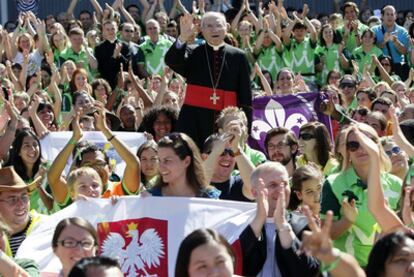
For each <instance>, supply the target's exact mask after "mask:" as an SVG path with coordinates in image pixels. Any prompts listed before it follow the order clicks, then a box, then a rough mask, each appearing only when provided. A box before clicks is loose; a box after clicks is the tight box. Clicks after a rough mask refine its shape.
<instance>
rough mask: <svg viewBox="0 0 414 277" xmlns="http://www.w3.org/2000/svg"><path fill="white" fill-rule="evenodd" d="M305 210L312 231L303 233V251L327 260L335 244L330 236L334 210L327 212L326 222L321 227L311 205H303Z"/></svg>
mask: <svg viewBox="0 0 414 277" xmlns="http://www.w3.org/2000/svg"><path fill="white" fill-rule="evenodd" d="M303 212H304V214H305V215H306V217H307V219H308V226H309V228H310V230H311V231H304V232H303V235H302V248H301V249H302V251H303V252H305V253H306V254H307V255H311V256H314V257H316V258H317V259H319V260H321V261H324V262H327V261H329V260H330V257H332V256H334V255H333V252H332V251H333V244H332V239H331V236H330V232H331V226H332V218H333V213H332V211H328V212H327V213H326V217H325V222H324V224H323V226H322V228H321V227H319V225H318V224H317V223H316V221H315V218H314V217H313V216H312V212H311V211H310V210H309V207H307V206H305V207H303Z"/></svg>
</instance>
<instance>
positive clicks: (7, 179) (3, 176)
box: [0, 166, 31, 191]
mask: <svg viewBox="0 0 414 277" xmlns="http://www.w3.org/2000/svg"><path fill="white" fill-rule="evenodd" d="M30 187H31V186H30V185H28V184H26V182H25V181H23V179H22V178H21V177H20V176H19V174H17V173H16V171H15V170H14V167H13V166H7V167H4V168H1V169H0V191H2V190H3V191H4V190H20V189H29V188H30Z"/></svg>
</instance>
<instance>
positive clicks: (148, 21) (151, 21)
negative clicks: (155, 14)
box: [145, 18, 160, 30]
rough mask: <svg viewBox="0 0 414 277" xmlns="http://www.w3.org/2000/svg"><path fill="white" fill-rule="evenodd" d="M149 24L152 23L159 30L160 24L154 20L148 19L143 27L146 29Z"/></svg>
mask: <svg viewBox="0 0 414 277" xmlns="http://www.w3.org/2000/svg"><path fill="white" fill-rule="evenodd" d="M149 23H154V24H155V25H156V26H157V28H158V30H159V29H160V23H159V22H158V21H157V20H155V19H154V18H151V19H148V20H147V22H145V27H147V25H148V24H149Z"/></svg>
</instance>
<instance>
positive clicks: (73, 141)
mask: <svg viewBox="0 0 414 277" xmlns="http://www.w3.org/2000/svg"><path fill="white" fill-rule="evenodd" d="M68 144H72V145H74V146H76V144H78V142H77V141H76V140H74V139H73V138H71V139H70V140H69V142H68Z"/></svg>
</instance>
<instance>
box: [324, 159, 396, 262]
mask: <svg viewBox="0 0 414 277" xmlns="http://www.w3.org/2000/svg"><path fill="white" fill-rule="evenodd" d="M381 184H382V187H383V189H384V194H385V198H386V199H387V200H388V204H389V205H390V207H391V208H392V209H394V210H395V209H396V208H397V205H398V202H399V200H400V194H401V187H402V183H401V180H400V179H399V178H398V177H396V176H394V175H391V174H389V173H381ZM345 196H348V198H349V197H350V196H355V197H356V198H355V200H356V206H357V208H358V216H357V219H356V221H355V223H354V224H353V225H352V226H351V228H349V229H348V230H347V231H345V232H344V233H343V234H342V235H341V236H340V237H339V238H337V239H336V240H335V241H334V246H335V247H337V248H338V249H340V250H341V251H344V252H346V253H349V254H351V255H353V256H354V257H355V258H356V259H357V261H358V263H359V264H360V265H361V266H362V267H364V266H366V265H367V262H368V256H369V253H370V252H371V249H372V246H373V245H374V239H375V234H376V223H377V222H376V221H375V219H374V217H373V216H372V214H371V213H370V212H369V210H368V206H367V205H368V190H367V185H366V184H364V183H363V182H362V181H361V179H359V177H358V175H357V174H356V173H355V170H354V168H353V167H350V168H348V169H347V170H345V171H342V172H340V173H337V174H333V175H331V176H328V178H327V180H326V182H325V184H324V186H323V189H322V201H321V218H322V219H323V218H324V216H325V214H326V212H327V211H329V210H331V211H333V213H334V220H339V219H340V218H341V217H342V216H344V215H343V213H342V210H341V203H342V201H343V199H344V197H345Z"/></svg>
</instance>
